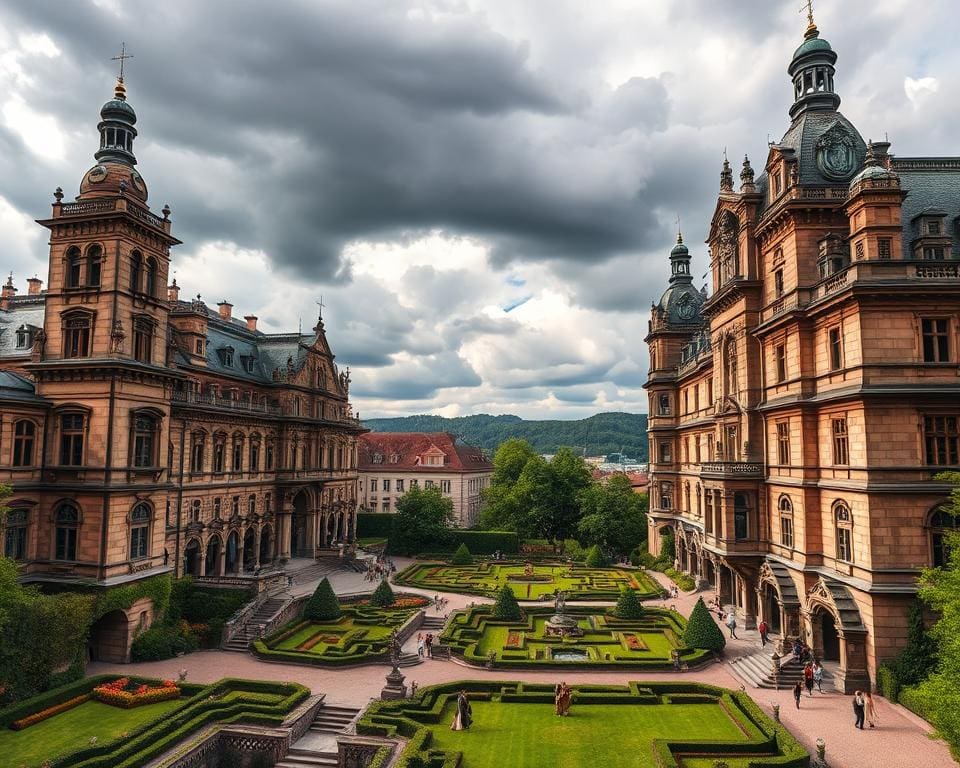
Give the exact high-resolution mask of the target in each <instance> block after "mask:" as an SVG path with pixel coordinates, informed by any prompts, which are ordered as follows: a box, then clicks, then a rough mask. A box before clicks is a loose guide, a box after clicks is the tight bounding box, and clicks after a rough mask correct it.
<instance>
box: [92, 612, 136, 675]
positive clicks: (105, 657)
mask: <svg viewBox="0 0 960 768" xmlns="http://www.w3.org/2000/svg"><path fill="white" fill-rule="evenodd" d="M129 631H130V622H129V620H128V619H127V615H126V614H125V613H124V612H123V611H121V610H115V611H110V613H108V614H106V615H104V616H101V617H100V618H99V619H97V621H95V622H94V623H93V626H92V627H90V639H89V640H88V641H87V658H89V660H90V661H108V662H112V663H115V664H124V663H126V662H127V661H129V659H128V658H127V647H128V645H129V638H128V634H129Z"/></svg>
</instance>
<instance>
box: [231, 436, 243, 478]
mask: <svg viewBox="0 0 960 768" xmlns="http://www.w3.org/2000/svg"><path fill="white" fill-rule="evenodd" d="M232 461H233V464H232V467H233V471H234V472H242V471H243V435H242V434H241V433H240V432H235V433H234V435H233V454H232Z"/></svg>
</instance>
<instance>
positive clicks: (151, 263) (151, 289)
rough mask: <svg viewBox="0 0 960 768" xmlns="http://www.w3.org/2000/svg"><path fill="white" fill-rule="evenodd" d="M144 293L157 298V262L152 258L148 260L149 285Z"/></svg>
mask: <svg viewBox="0 0 960 768" xmlns="http://www.w3.org/2000/svg"><path fill="white" fill-rule="evenodd" d="M144 293H146V294H147V295H148V296H152V297H153V298H156V296H157V260H156V259H155V258H153V257H152V256H151V257H150V258H148V259H147V284H146V287H145V288H144Z"/></svg>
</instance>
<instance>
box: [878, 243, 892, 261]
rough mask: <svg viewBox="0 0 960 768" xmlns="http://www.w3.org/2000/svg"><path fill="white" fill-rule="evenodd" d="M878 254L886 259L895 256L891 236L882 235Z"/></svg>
mask: <svg viewBox="0 0 960 768" xmlns="http://www.w3.org/2000/svg"><path fill="white" fill-rule="evenodd" d="M877 256H878V257H879V258H880V259H883V260H884V261H886V260H888V259H891V258H893V253H892V248H891V241H890V238H889V237H881V238H879V239H878V240H877Z"/></svg>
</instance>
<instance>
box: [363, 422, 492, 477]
mask: <svg viewBox="0 0 960 768" xmlns="http://www.w3.org/2000/svg"><path fill="white" fill-rule="evenodd" d="M357 453H358V458H359V462H358V468H359V469H360V471H361V472H362V471H364V470H367V471H370V470H384V469H388V470H390V469H395V470H402V471H404V472H421V471H422V472H436V471H438V470H444V471H448V472H451V471H452V472H487V471H492V470H493V464H491V463H490V460H489V459H488V458H487V457H486V456H485V455H484V453H483V451H482V450H480V449H479V448H475V447H473V446H472V445H464V444H463V443H460V442H457V438H456V436H455V435H451V434H450V433H449V432H369V433H367V434H365V435H361V436H360V439H359V440H358V441H357ZM431 453H432V454H436V453H442V454H443V456H444V459H443V465H442V466H440V465H430V464H423V463H421V461H420V457H422V456H424V455H425V454H426V455H429V454H431ZM378 457H379V460H377V458H378Z"/></svg>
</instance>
